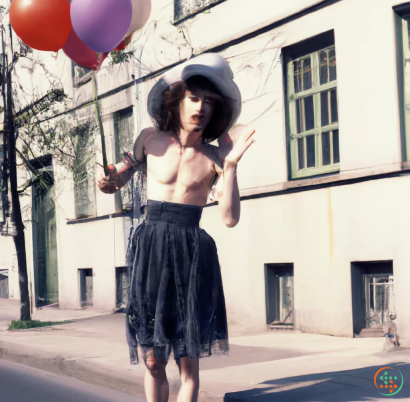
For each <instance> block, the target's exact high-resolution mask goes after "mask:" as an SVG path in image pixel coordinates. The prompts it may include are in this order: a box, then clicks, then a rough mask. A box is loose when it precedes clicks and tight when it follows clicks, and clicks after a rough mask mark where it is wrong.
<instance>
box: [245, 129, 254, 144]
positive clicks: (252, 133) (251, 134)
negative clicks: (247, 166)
mask: <svg viewBox="0 0 410 402" xmlns="http://www.w3.org/2000/svg"><path fill="white" fill-rule="evenodd" d="M255 133H256V130H253V131H252V132H251V133H250V135H249V136H248V138H247V139H246V141H245V142H248V140H250V139H251V138H252V136H253V135H254V134H255Z"/></svg>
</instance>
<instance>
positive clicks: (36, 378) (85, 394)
mask: <svg viewBox="0 0 410 402" xmlns="http://www.w3.org/2000/svg"><path fill="white" fill-rule="evenodd" d="M0 400H1V402H33V401H47V402H97V401H98V402H144V400H143V399H137V398H135V397H132V396H130V395H127V394H123V393H120V392H117V391H113V390H111V389H106V388H102V387H97V386H94V385H90V384H87V383H85V382H83V381H79V380H76V379H74V378H70V377H65V376H61V375H57V374H52V373H47V372H45V371H41V370H37V369H33V368H29V367H25V366H21V365H19V364H15V363H11V362H8V361H5V360H3V359H0Z"/></svg>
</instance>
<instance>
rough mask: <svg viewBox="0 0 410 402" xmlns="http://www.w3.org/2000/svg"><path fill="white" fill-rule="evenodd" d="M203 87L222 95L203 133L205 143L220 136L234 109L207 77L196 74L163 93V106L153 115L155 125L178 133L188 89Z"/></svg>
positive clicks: (160, 128)
mask: <svg viewBox="0 0 410 402" xmlns="http://www.w3.org/2000/svg"><path fill="white" fill-rule="evenodd" d="M195 89H201V90H204V91H210V92H212V93H214V94H217V95H219V96H220V98H221V101H218V102H216V103H215V109H214V112H213V114H212V118H211V120H210V121H209V123H208V125H207V126H206V127H205V130H204V132H203V133H202V140H203V142H204V143H210V142H212V141H215V140H216V139H217V138H219V137H220V136H221V135H222V134H224V133H225V131H226V130H227V129H228V127H229V123H230V121H231V118H232V110H231V107H230V105H229V102H227V100H226V98H225V97H224V96H223V95H222V94H221V92H220V91H219V90H218V89H217V88H216V87H215V85H214V84H213V83H212V82H211V81H210V80H208V79H207V78H205V77H203V76H201V75H195V76H193V77H190V78H188V79H187V80H186V81H178V82H176V83H175V84H172V85H171V86H170V87H169V89H168V90H167V91H165V92H164V93H163V95H162V101H161V107H160V109H159V111H158V113H156V114H155V115H154V116H152V118H153V120H154V123H155V126H156V127H157V129H158V130H160V131H174V132H175V133H178V131H179V130H180V129H181V119H180V110H179V105H180V104H181V101H182V100H183V99H184V97H185V93H186V91H187V90H189V91H193V90H195Z"/></svg>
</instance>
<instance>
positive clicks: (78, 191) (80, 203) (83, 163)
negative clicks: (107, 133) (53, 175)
mask: <svg viewBox="0 0 410 402" xmlns="http://www.w3.org/2000/svg"><path fill="white" fill-rule="evenodd" d="M93 134H94V126H93V125H92V124H87V123H84V124H81V125H79V126H77V127H76V128H75V134H74V135H75V137H76V146H75V149H74V157H75V159H74V164H73V180H74V197H75V214H76V218H77V219H82V218H88V217H90V216H95V183H94V179H95V150H94V147H93V143H94V135H93Z"/></svg>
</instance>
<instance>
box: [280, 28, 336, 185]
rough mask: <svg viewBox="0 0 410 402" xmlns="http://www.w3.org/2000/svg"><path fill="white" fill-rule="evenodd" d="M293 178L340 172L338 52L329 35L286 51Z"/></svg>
mask: <svg viewBox="0 0 410 402" xmlns="http://www.w3.org/2000/svg"><path fill="white" fill-rule="evenodd" d="M284 55H285V61H286V69H287V115H288V133H287V134H288V144H289V151H290V165H291V169H290V170H291V178H292V179H299V178H303V177H309V176H316V175H321V174H326V173H332V172H337V171H339V170H340V154H339V113H338V97H337V73H336V49H335V46H334V39H333V34H331V35H329V34H326V35H324V36H322V35H321V36H320V37H317V38H313V39H310V40H308V41H305V42H303V43H301V44H298V45H296V46H294V47H290V49H286V50H284Z"/></svg>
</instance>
